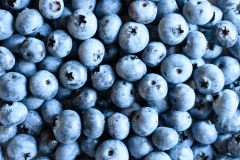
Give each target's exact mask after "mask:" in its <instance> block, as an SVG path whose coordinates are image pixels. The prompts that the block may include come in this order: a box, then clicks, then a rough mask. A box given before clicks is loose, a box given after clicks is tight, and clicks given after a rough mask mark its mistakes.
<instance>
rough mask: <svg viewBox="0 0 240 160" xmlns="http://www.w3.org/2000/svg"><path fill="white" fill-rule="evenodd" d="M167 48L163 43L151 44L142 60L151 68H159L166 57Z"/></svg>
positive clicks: (145, 50) (144, 51)
mask: <svg viewBox="0 0 240 160" xmlns="http://www.w3.org/2000/svg"><path fill="white" fill-rule="evenodd" d="M166 53H167V51H166V47H165V46H164V44H163V43H161V42H156V41H154V42H149V43H148V45H147V47H146V48H145V49H144V50H143V52H142V60H143V62H144V63H145V64H146V65H147V66H149V67H156V66H158V65H159V64H160V63H161V61H162V60H163V59H164V58H165V57H166Z"/></svg>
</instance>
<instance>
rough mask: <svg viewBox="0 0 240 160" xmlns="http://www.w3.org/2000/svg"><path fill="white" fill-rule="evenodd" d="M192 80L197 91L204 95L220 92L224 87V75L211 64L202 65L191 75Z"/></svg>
mask: <svg viewBox="0 0 240 160" xmlns="http://www.w3.org/2000/svg"><path fill="white" fill-rule="evenodd" d="M193 79H194V83H195V86H196V88H197V90H198V91H199V92H201V93H204V94H214V93H217V92H220V91H221V90H222V89H223V87H224V82H225V78H224V74H223V72H222V71H221V70H220V69H219V68H218V67H217V66H215V65H213V64H204V65H202V66H200V67H198V68H197V69H196V70H195V71H194V73H193Z"/></svg>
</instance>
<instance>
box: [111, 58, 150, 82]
mask: <svg viewBox="0 0 240 160" xmlns="http://www.w3.org/2000/svg"><path fill="white" fill-rule="evenodd" d="M129 68H131V69H129ZM116 72H117V74H118V75H119V76H120V77H121V78H122V79H124V80H126V81H128V82H135V81H137V80H140V79H141V78H142V77H143V76H144V75H145V74H146V72H147V67H146V65H145V63H144V62H143V61H142V60H141V59H139V58H138V56H136V55H126V56H123V57H122V58H120V59H119V60H118V62H117V64H116Z"/></svg>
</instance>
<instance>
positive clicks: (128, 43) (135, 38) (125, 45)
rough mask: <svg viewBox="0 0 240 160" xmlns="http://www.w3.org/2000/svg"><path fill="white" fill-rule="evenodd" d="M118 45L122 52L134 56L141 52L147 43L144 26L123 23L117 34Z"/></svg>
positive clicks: (146, 30) (147, 36)
mask: <svg viewBox="0 0 240 160" xmlns="http://www.w3.org/2000/svg"><path fill="white" fill-rule="evenodd" d="M118 35H119V36H118V43H119V45H120V46H121V48H122V49H123V51H124V52H126V53H130V54H134V53H137V52H140V51H142V50H143V49H144V48H145V47H146V46H147V44H148V42H149V32H148V29H147V27H146V26H145V25H143V24H141V23H136V22H127V23H125V24H124V25H123V26H122V27H121V29H120V31H119V33H118Z"/></svg>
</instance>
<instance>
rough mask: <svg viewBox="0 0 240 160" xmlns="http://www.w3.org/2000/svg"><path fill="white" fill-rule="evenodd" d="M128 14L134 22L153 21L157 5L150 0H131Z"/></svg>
mask: <svg viewBox="0 0 240 160" xmlns="http://www.w3.org/2000/svg"><path fill="white" fill-rule="evenodd" d="M128 14H129V16H130V17H131V18H132V19H133V20H134V21H136V22H138V23H142V24H148V23H151V22H153V21H154V19H155V18H156V15H157V6H156V5H155V3H154V2H151V1H138V0H136V1H133V2H132V3H131V4H130V6H129V7H128Z"/></svg>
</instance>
